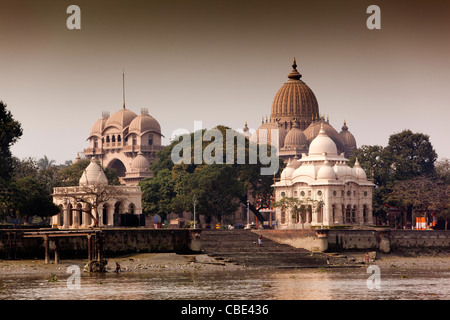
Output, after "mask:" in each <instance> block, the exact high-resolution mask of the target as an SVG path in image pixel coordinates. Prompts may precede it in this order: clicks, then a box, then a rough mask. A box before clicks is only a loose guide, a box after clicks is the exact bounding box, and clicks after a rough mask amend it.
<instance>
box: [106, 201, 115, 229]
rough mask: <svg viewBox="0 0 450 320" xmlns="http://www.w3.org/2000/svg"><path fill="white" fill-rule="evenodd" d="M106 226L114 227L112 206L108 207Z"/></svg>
mask: <svg viewBox="0 0 450 320" xmlns="http://www.w3.org/2000/svg"><path fill="white" fill-rule="evenodd" d="M107 214H108V226H111V227H112V226H114V204H112V205H109V206H108V212H107Z"/></svg>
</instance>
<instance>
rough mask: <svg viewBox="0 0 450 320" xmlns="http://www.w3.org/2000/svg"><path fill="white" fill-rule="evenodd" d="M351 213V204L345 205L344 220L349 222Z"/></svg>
mask: <svg viewBox="0 0 450 320" xmlns="http://www.w3.org/2000/svg"><path fill="white" fill-rule="evenodd" d="M351 214H352V206H351V205H347V209H346V210H345V222H346V223H351V219H352V218H351Z"/></svg>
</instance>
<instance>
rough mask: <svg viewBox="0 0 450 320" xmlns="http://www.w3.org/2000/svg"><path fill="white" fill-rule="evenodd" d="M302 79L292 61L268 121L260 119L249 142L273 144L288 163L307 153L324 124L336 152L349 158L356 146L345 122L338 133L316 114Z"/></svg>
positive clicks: (316, 104) (315, 104) (273, 103)
mask: <svg viewBox="0 0 450 320" xmlns="http://www.w3.org/2000/svg"><path fill="white" fill-rule="evenodd" d="M301 78H302V75H301V74H300V73H299V72H298V71H297V63H296V60H295V58H294V61H293V64H292V71H291V72H290V73H289V75H288V80H287V81H286V82H285V83H284V84H283V85H282V86H281V88H280V89H279V90H278V92H277V93H276V95H275V98H274V99H273V102H272V110H271V114H270V119H267V117H266V119H265V121H264V118H263V120H262V124H261V126H260V127H259V128H258V129H257V130H256V132H255V133H254V134H253V135H252V137H251V138H250V140H251V141H253V142H256V143H270V144H272V145H275V147H276V148H277V150H278V154H279V156H280V157H281V158H282V159H283V160H284V161H285V162H288V161H289V159H293V158H295V157H297V158H300V157H301V155H302V153H306V152H307V151H308V148H309V145H310V144H311V142H312V141H313V139H314V138H315V137H316V136H317V135H318V134H319V130H320V128H321V126H322V125H323V128H324V130H325V132H326V133H327V135H328V136H329V137H330V138H331V139H332V140H333V141H334V143H335V144H336V146H337V148H338V152H339V153H342V152H343V153H344V154H345V156H346V157H349V156H351V155H352V153H353V151H354V150H355V149H356V148H357V146H356V140H355V137H354V136H353V135H352V133H351V132H350V131H349V130H348V127H347V124H346V122H345V121H344V126H343V127H342V131H341V132H340V133H339V132H337V131H336V129H334V128H333V127H332V126H331V124H330V122H329V120H328V119H326V120H325V117H324V116H321V115H320V114H319V104H318V102H317V99H316V96H315V95H314V92H313V91H312V90H311V89H310V88H309V87H308V85H307V84H306V83H305V82H303V81H302V80H300V79H301ZM272 135H277V137H275V136H272Z"/></svg>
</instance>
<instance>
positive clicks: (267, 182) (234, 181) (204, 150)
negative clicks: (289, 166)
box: [147, 125, 283, 222]
mask: <svg viewBox="0 0 450 320" xmlns="http://www.w3.org/2000/svg"><path fill="white" fill-rule="evenodd" d="M214 134H217V136H220V137H221V138H222V140H220V138H217V137H215V136H214V138H211V136H213V135H214ZM228 134H230V135H231V136H228ZM206 137H208V138H206ZM210 138H211V139H210ZM228 138H229V140H231V138H233V139H232V140H233V142H234V143H233V144H232V145H230V144H229V143H227V140H228ZM180 140H181V141H184V142H188V143H187V144H188V145H189V147H188V149H189V150H188V151H187V154H183V156H184V157H185V159H186V160H187V161H185V162H184V163H183V162H181V163H177V164H174V162H173V161H172V156H173V154H177V152H178V149H177V148H179V146H180V141H179V140H174V141H172V143H171V144H170V145H169V146H167V147H165V148H164V149H163V150H161V151H160V152H159V153H158V160H157V161H156V162H154V163H153V164H152V165H151V167H150V169H151V170H152V172H153V175H154V176H158V172H160V171H162V170H164V169H166V170H168V171H170V172H171V176H172V179H173V180H174V182H175V184H174V185H173V187H174V192H175V194H176V197H175V198H173V210H174V211H182V210H192V196H193V193H192V192H191V191H192V190H194V189H197V190H196V193H197V194H196V196H197V198H198V199H200V198H202V197H201V195H200V194H203V191H204V192H205V194H206V192H214V191H213V190H212V189H211V185H209V186H208V183H206V182H205V181H202V179H203V178H202V177H203V175H209V174H211V175H213V176H214V175H215V174H217V175H218V176H220V175H221V170H219V169H218V168H217V167H216V168H212V169H211V171H208V170H206V171H202V170H203V168H205V167H208V166H211V165H212V164H208V162H207V161H205V159H204V157H202V161H200V162H198V161H195V153H196V152H198V151H200V152H201V154H202V155H205V154H206V156H207V157H209V156H210V157H211V158H215V159H216V160H217V162H219V163H223V164H220V167H228V168H227V169H225V168H224V169H223V170H224V171H225V170H226V172H227V176H226V178H227V179H228V180H226V181H227V183H226V184H224V186H227V187H228V188H231V187H232V188H235V190H238V191H239V192H231V191H229V190H226V192H225V193H224V198H225V199H226V201H227V202H228V206H229V207H230V209H231V208H234V207H235V203H236V201H237V202H239V201H240V202H241V203H242V204H244V205H247V194H248V192H251V193H252V194H253V196H254V197H256V196H262V197H264V198H265V199H266V200H267V201H266V203H265V204H264V206H263V207H262V208H264V207H268V206H269V199H270V197H271V196H272V192H273V191H272V187H271V185H272V184H273V178H274V176H273V175H263V174H261V168H265V167H268V165H265V164H263V163H262V162H261V157H260V153H258V154H256V155H255V158H256V163H254V164H250V161H249V160H250V155H251V152H252V151H254V150H257V152H261V151H266V154H267V155H268V156H270V155H271V152H275V151H274V150H273V148H272V147H270V146H259V148H255V145H252V144H251V143H250V142H249V141H248V140H247V139H245V137H244V136H243V135H241V134H240V133H237V132H234V131H232V130H230V129H229V128H227V127H225V126H220V125H219V126H217V127H216V128H214V129H212V130H211V131H210V130H202V131H197V132H194V133H191V134H188V135H184V136H181V137H180ZM238 142H239V146H238ZM213 146H214V147H215V148H213ZM263 148H266V149H263ZM183 151H184V150H183ZM227 151H228V153H227ZM230 154H231V155H232V158H231V159H227V155H230ZM252 155H254V154H252ZM242 158H243V159H245V161H244V162H245V163H242V161H238V159H241V160H242ZM276 161H277V165H276V167H277V168H282V167H283V161H282V160H281V159H279V158H278V157H276ZM199 179H200V180H199ZM224 181H225V180H224ZM202 186H203V187H202ZM202 188H205V189H202ZM207 188H209V190H208V189H207ZM200 189H202V190H200ZM148 190H152V189H151V188H149V189H148ZM230 194H233V195H234V197H235V199H234V200H233V201H231V199H230V198H229V197H228V196H229V195H230ZM157 197H158V193H155V194H154V195H152V196H149V198H147V199H156V198H157ZM227 197H228V198H227ZM199 201H200V200H199ZM217 203H218V200H217V199H216V204H217ZM153 204H156V202H153ZM211 205H212V204H211V203H209V204H206V203H203V204H201V203H199V210H202V209H200V208H201V207H202V206H203V208H211ZM249 208H250V210H251V211H252V212H253V213H254V214H255V215H256V217H257V218H258V219H259V220H260V221H261V222H262V221H264V220H265V218H264V216H263V215H262V214H261V213H260V209H262V208H256V207H255V206H253V205H252V204H250V206H249ZM205 210H206V209H205ZM205 212H206V211H205ZM212 212H214V214H219V212H220V210H218V209H217V210H216V209H211V210H210V209H208V211H207V214H211V213H212Z"/></svg>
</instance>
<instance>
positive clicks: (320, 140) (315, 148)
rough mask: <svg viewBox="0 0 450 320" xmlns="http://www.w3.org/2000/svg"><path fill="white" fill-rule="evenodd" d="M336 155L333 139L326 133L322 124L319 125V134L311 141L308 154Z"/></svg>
mask: <svg viewBox="0 0 450 320" xmlns="http://www.w3.org/2000/svg"><path fill="white" fill-rule="evenodd" d="M323 153H326V154H327V155H337V154H338V153H337V147H336V144H335V143H334V141H333V140H332V139H331V138H330V137H329V136H328V135H327V134H326V132H325V130H324V129H323V125H321V127H320V131H319V134H318V135H317V137H315V138H314V140H313V141H311V144H310V145H309V153H308V155H322V154H323Z"/></svg>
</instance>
